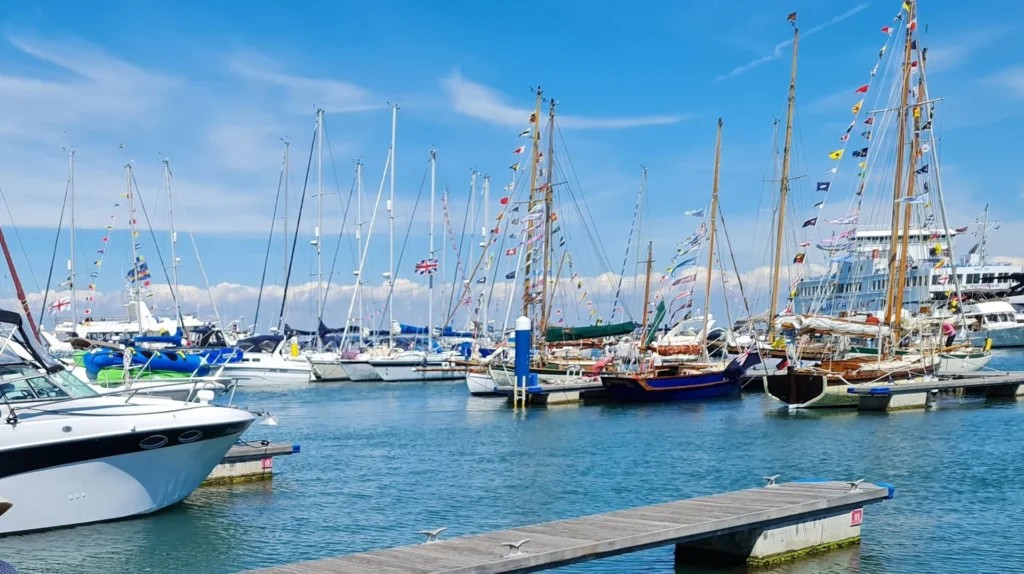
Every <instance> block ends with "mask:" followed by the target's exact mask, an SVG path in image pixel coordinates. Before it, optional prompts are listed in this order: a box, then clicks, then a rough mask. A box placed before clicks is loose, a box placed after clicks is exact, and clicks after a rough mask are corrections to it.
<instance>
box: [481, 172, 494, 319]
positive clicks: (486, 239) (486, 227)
mask: <svg viewBox="0 0 1024 574" xmlns="http://www.w3.org/2000/svg"><path fill="white" fill-rule="evenodd" d="M490 204H491V176H489V175H487V174H484V224H483V225H481V226H480V235H481V236H482V237H483V244H482V246H483V248H484V261H485V262H486V266H485V267H484V269H485V270H486V269H488V268H489V267H490V250H491V229H492V227H490V226H491V225H494V222H492V221H491V217H490V216H491V213H490V211H491V210H490V209H489V207H490ZM489 287H490V285H485V286H484V289H488V288H489ZM481 297H482V299H483V303H484V304H483V310H482V313H481V317H480V319H481V323H482V326H483V332H484V334H486V333H487V307H488V306H490V304H491V300H490V297H483V296H482V295H481Z"/></svg>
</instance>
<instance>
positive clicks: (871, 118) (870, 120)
mask: <svg viewBox="0 0 1024 574" xmlns="http://www.w3.org/2000/svg"><path fill="white" fill-rule="evenodd" d="M874 123H875V116H868V119H866V120H864V125H866V126H870V125H872V124H874Z"/></svg>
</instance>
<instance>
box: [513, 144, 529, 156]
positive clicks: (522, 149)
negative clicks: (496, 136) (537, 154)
mask: <svg viewBox="0 0 1024 574" xmlns="http://www.w3.org/2000/svg"><path fill="white" fill-rule="evenodd" d="M524 151H526V146H524V145H521V146H519V147H517V148H516V149H515V150H513V151H512V153H514V154H520V153H523V152H524Z"/></svg>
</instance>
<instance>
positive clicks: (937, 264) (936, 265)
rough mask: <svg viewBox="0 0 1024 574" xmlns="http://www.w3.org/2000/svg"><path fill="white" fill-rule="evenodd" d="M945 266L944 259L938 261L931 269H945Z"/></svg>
mask: <svg viewBox="0 0 1024 574" xmlns="http://www.w3.org/2000/svg"><path fill="white" fill-rule="evenodd" d="M945 266H946V260H945V259H940V260H939V262H938V263H936V264H935V267H932V269H941V268H942V267H945Z"/></svg>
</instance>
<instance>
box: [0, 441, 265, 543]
mask: <svg viewBox="0 0 1024 574" xmlns="http://www.w3.org/2000/svg"><path fill="white" fill-rule="evenodd" d="M249 422H251V421H249ZM248 424H249V423H248V422H246V423H244V424H234V425H232V426H231V427H230V428H227V429H222V431H232V432H222V434H221V435H220V436H217V437H215V438H208V439H207V438H200V439H199V440H196V441H195V442H189V443H185V444H182V443H179V442H178V437H181V436H184V434H183V433H185V432H188V431H189V430H191V429H189V428H188V427H183V428H178V429H174V431H173V432H168V433H167V434H168V435H169V436H167V438H168V439H169V443H168V444H167V445H166V446H163V447H159V448H152V449H150V450H144V449H141V448H139V445H140V441H141V440H145V439H147V438H148V437H151V436H153V435H154V432H153V431H145V432H139V433H131V434H129V435H123V434H122V435H120V436H113V437H104V438H102V439H97V440H94V441H91V442H90V443H88V444H83V445H75V444H74V443H63V444H50V445H33V446H32V447H29V448H28V449H24V450H34V451H37V452H33V453H31V454H28V455H25V457H26V458H27V457H31V460H30V461H27V462H26V461H21V466H22V467H25V466H26V465H29V467H30V468H31V467H37V466H38V467H43V468H38V469H36V470H31V471H28V472H21V473H18V474H14V475H10V476H4V474H3V472H4V471H0V491H2V492H3V493H4V496H5V497H6V498H7V499H8V500H10V501H11V502H12V503H13V504H14V506H13V507H12V508H11V509H10V510H9V511H8V512H7V514H5V515H4V517H3V520H0V536H3V535H7V534H14V533H20V532H30V531H35V530H45V529H50V528H60V527H65V526H75V525H79V524H88V523H91V522H103V521H108V520H116V519H120V518H127V517H131V516H138V515H143V514H149V513H151V512H155V511H157V510H160V509H162V508H166V507H168V506H171V505H173V504H176V503H178V502H180V501H182V500H183V499H184V498H185V497H187V496H188V495H189V494H191V493H192V491H194V490H195V489H196V488H197V487H198V486H199V485H200V484H201V483H202V482H203V480H205V479H206V477H207V476H209V474H210V472H211V471H212V470H213V468H214V467H215V466H217V464H219V463H220V461H221V459H223V458H224V455H225V454H227V452H228V450H229V449H230V448H231V446H232V445H233V444H234V443H235V441H236V440H237V439H238V437H239V436H240V435H241V434H242V432H244V430H245V428H247V427H248ZM196 430H202V428H198V429H196ZM208 430H209V431H210V432H211V434H212V429H208ZM156 432H157V433H159V432H161V431H156ZM70 449H74V451H73V452H72V451H71V450H70ZM122 451H129V452H122ZM104 452H109V453H111V454H110V455H109V456H98V457H96V458H91V459H87V460H80V461H74V462H70V463H65V464H60V463H61V462H63V461H64V460H75V459H82V458H87V457H89V456H90V455H91V454H97V455H99V454H103V453H104ZM13 456H17V454H14V453H12V452H4V453H0V458H4V460H5V461H10V460H12V457H13ZM48 464H52V466H46V465H48ZM5 468H10V467H9V466H8V464H7V463H5ZM7 472H10V470H7Z"/></svg>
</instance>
